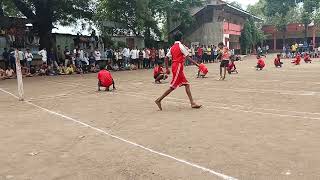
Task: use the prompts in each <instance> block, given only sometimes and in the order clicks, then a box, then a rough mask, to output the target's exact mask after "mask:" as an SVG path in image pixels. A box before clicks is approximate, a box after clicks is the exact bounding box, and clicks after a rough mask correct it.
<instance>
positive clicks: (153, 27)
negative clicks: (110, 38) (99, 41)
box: [95, 0, 202, 45]
mask: <svg viewBox="0 0 320 180" xmlns="http://www.w3.org/2000/svg"><path fill="white" fill-rule="evenodd" d="M201 2H202V0H184V1H172V0H132V1H128V0H99V3H98V8H97V14H96V18H95V19H96V20H97V24H100V25H101V24H102V22H104V21H105V20H108V21H113V22H118V23H121V24H124V25H125V26H124V27H113V28H106V27H103V26H100V29H101V30H102V31H103V32H107V33H108V34H109V35H113V34H118V33H128V32H130V33H133V34H135V35H143V36H144V37H145V40H146V44H147V45H148V44H149V45H151V44H152V41H153V40H154V39H155V38H157V37H158V38H159V37H161V34H160V28H161V27H160V26H158V24H159V23H161V24H162V25H163V26H164V27H170V25H169V23H170V22H171V21H174V22H177V21H178V22H181V23H182V24H183V25H186V24H191V22H192V18H191V15H190V11H189V10H190V8H192V7H195V6H196V5H199V4H201ZM169 17H170V18H171V17H172V18H171V19H170V21H169ZM164 32H168V31H164Z"/></svg>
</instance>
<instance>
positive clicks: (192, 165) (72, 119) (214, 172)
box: [0, 88, 237, 180]
mask: <svg viewBox="0 0 320 180" xmlns="http://www.w3.org/2000/svg"><path fill="white" fill-rule="evenodd" d="M0 91H2V92H4V93H6V94H9V95H11V96H13V97H14V98H16V99H19V97H18V96H16V95H14V94H13V93H11V92H8V91H6V90H4V89H2V88H0ZM24 102H25V103H26V104H28V105H30V106H33V107H36V108H38V109H41V110H43V111H45V112H47V113H49V114H53V115H56V116H59V117H61V118H64V119H67V120H69V121H72V122H75V123H77V124H80V125H82V126H85V127H88V128H91V129H93V130H95V131H97V132H100V133H102V134H105V135H107V136H109V137H111V138H114V139H117V140H119V141H122V142H124V143H127V144H130V145H132V146H135V147H138V148H140V149H143V150H145V151H149V152H151V153H153V154H157V155H159V156H162V157H166V158H169V159H172V160H175V161H177V162H180V163H183V164H186V165H189V166H191V167H194V168H197V169H200V170H202V171H204V172H208V173H211V174H213V175H215V176H217V177H220V178H222V179H225V180H237V179H236V178H234V177H231V176H227V175H225V174H221V173H219V172H216V171H214V170H211V169H209V168H206V167H203V166H200V165H197V164H194V163H192V162H188V161H186V160H183V159H179V158H176V157H174V156H171V155H168V154H165V153H161V152H159V151H156V150H153V149H150V148H148V147H145V146H143V145H140V144H137V143H135V142H132V141H129V140H126V139H124V138H121V137H119V136H116V135H112V134H110V133H108V132H106V131H104V130H102V129H99V128H97V127H94V126H91V125H89V124H86V123H84V122H81V121H79V120H76V119H74V118H71V117H69V116H66V115H63V114H60V113H57V112H55V111H51V110H49V109H46V108H44V107H41V106H38V105H36V104H34V103H32V102H29V101H24Z"/></svg>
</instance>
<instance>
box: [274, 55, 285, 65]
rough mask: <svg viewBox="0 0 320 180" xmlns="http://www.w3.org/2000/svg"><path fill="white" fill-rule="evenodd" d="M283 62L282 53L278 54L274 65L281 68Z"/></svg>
mask: <svg viewBox="0 0 320 180" xmlns="http://www.w3.org/2000/svg"><path fill="white" fill-rule="evenodd" d="M282 64H283V62H281V54H277V57H276V58H275V59H274V65H275V66H276V68H281V67H282Z"/></svg>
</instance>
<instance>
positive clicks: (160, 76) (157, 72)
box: [153, 63, 168, 84]
mask: <svg viewBox="0 0 320 180" xmlns="http://www.w3.org/2000/svg"><path fill="white" fill-rule="evenodd" d="M162 66H163V65H162V63H158V65H157V66H155V67H154V69H153V77H154V79H155V83H156V84H160V83H161V80H166V79H167V78H168V75H166V74H165V73H164V71H163V68H162Z"/></svg>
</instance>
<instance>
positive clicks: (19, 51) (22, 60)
mask: <svg viewBox="0 0 320 180" xmlns="http://www.w3.org/2000/svg"><path fill="white" fill-rule="evenodd" d="M18 59H19V61H20V64H21V66H25V65H26V63H25V60H24V53H23V52H22V51H21V49H20V48H19V49H18Z"/></svg>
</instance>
